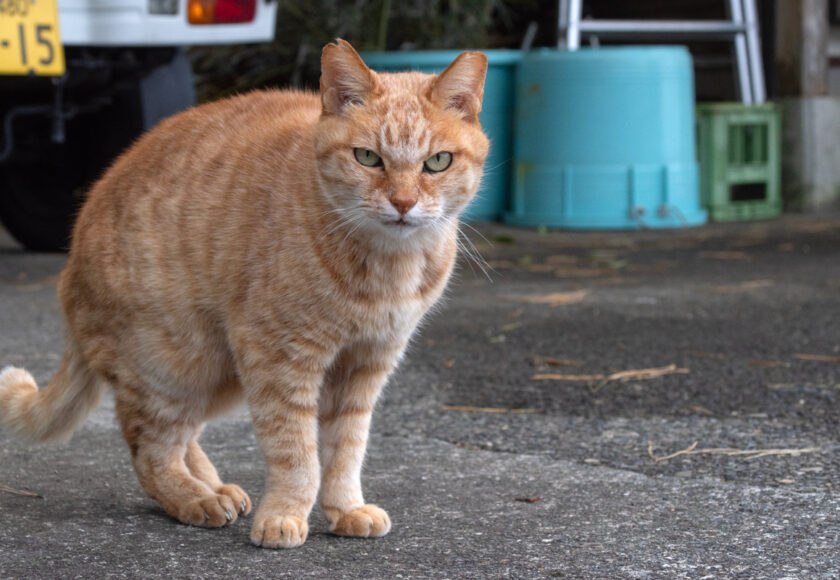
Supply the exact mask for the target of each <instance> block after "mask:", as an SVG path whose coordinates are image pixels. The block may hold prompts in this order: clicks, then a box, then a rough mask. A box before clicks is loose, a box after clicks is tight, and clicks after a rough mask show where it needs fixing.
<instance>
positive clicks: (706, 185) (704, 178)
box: [697, 103, 782, 221]
mask: <svg viewBox="0 0 840 580" xmlns="http://www.w3.org/2000/svg"><path fill="white" fill-rule="evenodd" d="M780 126H781V123H780V113H779V109H778V107H776V105H774V104H771V103H767V104H764V105H744V104H741V103H704V104H700V105H697V139H698V146H697V152H698V156H699V158H700V159H699V161H700V199H701V203H702V205H703V206H704V207H705V208H706V209H707V210H708V211H709V217H710V218H711V219H713V220H715V221H736V220H754V219H764V218H772V217H776V216H778V215H779V214H780V213H781V211H782V196H781V188H780V180H781V161H780V159H781V155H780V140H781V134H780Z"/></svg>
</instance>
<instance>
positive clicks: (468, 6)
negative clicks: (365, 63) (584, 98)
mask: <svg viewBox="0 0 840 580" xmlns="http://www.w3.org/2000/svg"><path fill="white" fill-rule="evenodd" d="M535 5H536V0H525V1H523V0H519V1H516V0H408V1H405V2H392V1H391V0H355V1H353V2H348V1H340V0H311V1H307V2H299V1H297V0H279V2H278V15H277V29H276V30H277V31H276V35H275V40H274V42H273V43H270V44H260V45H244V46H224V47H200V48H194V49H192V50H191V51H190V53H191V57H192V60H193V67H194V69H195V72H196V77H197V88H198V95H199V99H200V100H202V101H207V100H213V99H217V98H221V97H224V96H227V95H229V94H233V93H238V92H243V91H246V90H249V89H252V88H257V87H266V86H295V87H301V88H303V87H309V88H312V89H317V87H318V76H319V74H320V73H319V71H320V63H319V60H320V55H321V49H322V48H323V46H324V45H325V44H327V43H328V42H332V41H334V40H335V39H336V38H344V39H345V40H347V41H349V42H350V43H351V44H353V46H354V47H356V49H357V50H359V51H373V50H400V49H403V50H405V49H413V50H419V49H460V48H488V47H493V46H498V45H499V44H500V41H501V42H505V41H506V40H508V39H509V38H514V39H515V38H516V35H512V36H509V37H502V36H501V35H503V34H505V33H507V32H509V31H510V30H511V29H512V27H513V26H514V20H515V18H514V17H513V16H514V14H515V13H516V11H517V10H518V9H520V8H521V7H522V6H530V7H532V8H533V7H534V6H535Z"/></svg>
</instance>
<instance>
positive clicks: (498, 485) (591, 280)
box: [0, 214, 840, 579]
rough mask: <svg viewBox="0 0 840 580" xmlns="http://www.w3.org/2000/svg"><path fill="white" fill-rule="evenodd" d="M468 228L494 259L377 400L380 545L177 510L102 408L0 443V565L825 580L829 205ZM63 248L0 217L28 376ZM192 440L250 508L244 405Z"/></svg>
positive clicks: (70, 573)
mask: <svg viewBox="0 0 840 580" xmlns="http://www.w3.org/2000/svg"><path fill="white" fill-rule="evenodd" d="M475 227H476V230H475V231H473V230H470V229H469V228H465V234H466V238H468V239H469V240H470V241H471V243H472V244H474V246H475V248H476V250H477V252H478V253H480V254H481V255H482V256H483V257H484V260H486V264H484V265H483V268H484V269H485V270H487V275H485V274H484V273H483V272H482V265H480V264H478V263H477V262H476V261H475V260H471V259H469V258H466V257H465V258H464V259H462V260H461V263H460V265H459V268H458V274H457V277H456V279H455V280H454V281H453V284H452V285H451V287H450V290H449V292H448V294H447V298H446V301H445V303H444V304H443V305H442V306H441V308H440V309H439V310H438V311H437V312H435V313H434V314H433V315H431V316H430V317H429V318H428V319H427V322H426V323H425V324H424V326H423V328H422V329H421V332H420V334H419V335H418V337H417V339H416V340H415V341H414V343H413V345H412V347H411V349H410V352H409V354H408V356H407V358H406V360H405V362H404V364H403V365H402V367H401V368H400V370H399V371H398V372H397V373H396V374H395V376H394V377H393V378H392V380H391V382H390V384H389V387H388V389H387V391H386V394H385V396H384V398H383V400H382V402H381V403H380V405H379V406H378V408H377V411H376V414H375V416H374V426H373V434H372V437H371V441H370V446H369V453H368V459H367V462H366V466H365V475H364V480H365V483H366V498H367V499H368V500H369V501H373V502H376V503H378V504H379V505H381V506H382V507H384V508H386V509H387V510H388V511H389V513H390V515H391V518H392V520H393V523H394V526H393V529H392V531H391V533H390V534H389V535H388V536H386V537H385V538H381V539H376V540H358V539H348V538H340V537H336V536H332V535H330V534H329V533H328V532H327V528H326V524H325V521H324V519H323V517H322V516H321V515H320V514H319V513H318V512H317V509H316V510H315V511H314V512H313V516H312V518H311V521H310V524H311V532H310V537H309V540H308V541H307V543H306V544H305V545H304V546H303V547H301V548H299V549H295V550H285V551H272V550H263V549H260V548H256V547H254V546H252V545H251V544H250V543H249V541H248V529H249V527H250V518H244V519H241V520H240V521H238V522H236V523H235V524H234V525H233V526H231V527H229V528H226V529H221V530H204V529H198V528H193V527H189V526H184V525H181V524H179V523H177V522H175V521H173V520H172V519H170V518H169V517H168V516H166V515H165V514H164V513H163V511H162V510H161V509H160V508H159V507H157V505H156V504H155V503H154V502H153V501H151V500H150V499H148V498H146V497H145V496H144V494H143V492H142V490H141V488H140V486H139V484H138V483H137V481H136V478H135V477H134V474H133V471H132V468H131V465H130V461H129V456H128V450H127V448H126V446H125V444H124V443H123V441H122V439H121V437H120V435H119V431H118V428H117V424H116V422H115V419H114V413H113V401H112V400H111V399H110V398H109V399H107V400H106V401H105V403H104V404H103V405H102V406H101V407H100V408H99V409H98V410H97V411H96V412H95V413H94V414H93V415H92V416H91V417H90V418H89V419H88V421H87V422H86V423H85V425H84V426H83V427H82V428H81V429H80V430H79V432H78V433H77V434H76V436H75V437H74V438H73V439H72V440H71V441H70V442H69V443H67V444H64V445H61V446H47V447H39V448H34V447H26V446H24V445H22V444H21V443H20V442H18V441H13V440H12V439H11V438H9V437H8V436H7V435H0V486H1V487H0V577H2V578H106V577H126V578H164V577H165V578H170V577H178V578H228V577H245V578H275V577H276V578H283V577H288V578H435V579H438V578H551V577H564V578H803V579H806V578H807V579H810V578H839V577H840V454H838V452H840V442H838V440H839V439H840V433H838V423H840V404H838V396H840V215H838V214H827V215H819V216H800V215H786V216H784V217H783V218H781V219H777V220H772V221H765V222H752V223H734V224H713V225H710V226H704V227H701V228H691V229H684V230H669V231H641V232H613V233H604V232H585V233H584V232H568V231H565V232H555V231H549V232H537V231H533V230H522V229H515V228H507V227H504V226H500V225H489V224H480V225H475ZM465 243H467V242H465ZM468 245H469V244H468ZM64 260H65V258H64V256H62V255H58V254H33V253H27V252H24V251H22V250H20V249H19V248H18V247H16V245H15V244H14V242H12V241H11V240H10V239H9V238H8V237H7V236H4V235H3V234H2V233H0V366H4V365H6V364H13V365H17V366H25V367H26V368H28V369H29V370H30V371H32V373H33V374H34V375H35V378H36V379H37V380H38V381H39V384H44V383H46V382H47V381H48V380H49V378H50V377H51V375H52V373H53V372H54V371H55V370H56V367H57V364H58V360H59V357H60V353H61V350H62V332H61V328H62V322H61V315H60V311H59V308H58V305H57V302H56V298H55V285H56V281H57V275H58V273H59V272H60V270H61V268H62V265H63V263H64ZM202 443H203V446H204V448H205V450H206V451H207V453H208V455H209V456H210V457H211V459H212V460H213V461H214V463H215V464H216V466H217V467H218V469H219V471H220V473H221V474H222V476H223V478H224V479H226V480H229V481H231V482H234V483H238V484H240V485H241V486H243V487H244V488H245V489H246V491H248V492H249V493H250V494H251V497H252V499H254V500H259V497H260V496H261V494H262V492H263V477H264V473H265V471H264V465H263V461H262V458H261V456H260V453H259V448H258V446H257V443H256V441H255V439H254V435H253V431H252V429H251V426H250V423H249V420H248V415H247V411H246V410H245V409H240V410H238V411H237V412H236V413H234V414H233V415H231V416H229V417H226V418H224V419H221V420H219V421H217V422H215V423H212V424H211V425H210V426H209V427H208V428H207V430H206V431H205V434H204V436H203V439H202ZM21 491H23V492H29V493H32V494H37V497H36V496H32V495H21V494H20V493H19V492H21Z"/></svg>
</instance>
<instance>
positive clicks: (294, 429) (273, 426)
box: [240, 354, 324, 548]
mask: <svg viewBox="0 0 840 580" xmlns="http://www.w3.org/2000/svg"><path fill="white" fill-rule="evenodd" d="M272 359H273V360H271V361H270V364H269V361H266V360H264V359H263V360H259V361H258V362H257V363H256V364H253V363H252V365H251V366H250V367H249V368H245V369H244V372H243V369H241V370H240V375H241V378H242V383H243V388H244V389H245V392H246V396H247V398H248V405H249V407H250V411H251V417H252V419H253V423H254V430H255V432H256V435H257V439H258V440H259V442H260V446H261V447H262V450H263V454H264V456H265V460H266V464H267V467H268V475H267V478H266V491H265V495H264V496H263V498H262V501H261V502H260V505H259V507H258V508H257V511H256V514H255V515H254V523H253V526H252V528H251V541H252V542H253V543H254V544H256V545H258V546H263V547H265V548H294V547H297V546H300V545H301V544H303V542H304V541H306V537H307V535H308V533H309V524H308V523H307V520H308V518H309V512H310V511H311V510H312V506H313V504H314V503H315V498H316V497H317V494H318V484H319V479H320V466H319V462H318V418H317V410H318V406H317V402H318V388H319V386H320V383H321V381H322V379H323V374H324V368H323V367H322V366H321V365H320V363H319V362H318V360H317V359H312V360H310V359H307V358H294V357H288V356H285V357H284V356H283V355H282V354H274V355H273V356H272Z"/></svg>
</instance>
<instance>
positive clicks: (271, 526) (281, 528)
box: [251, 512, 309, 548]
mask: <svg viewBox="0 0 840 580" xmlns="http://www.w3.org/2000/svg"><path fill="white" fill-rule="evenodd" d="M308 535H309V524H307V523H306V520H304V519H301V518H298V517H295V516H282V515H279V516H278V515H268V516H266V515H263V514H260V513H259V512H257V515H256V517H255V518H254V526H253V527H252V528H251V541H252V542H253V543H254V544H255V545H257V546H262V547H263V548H297V547H298V546H300V545H301V544H303V543H304V542H305V541H306V536H308Z"/></svg>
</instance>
